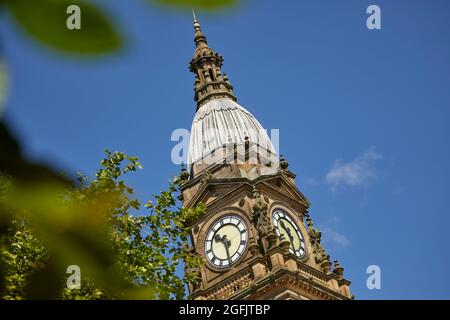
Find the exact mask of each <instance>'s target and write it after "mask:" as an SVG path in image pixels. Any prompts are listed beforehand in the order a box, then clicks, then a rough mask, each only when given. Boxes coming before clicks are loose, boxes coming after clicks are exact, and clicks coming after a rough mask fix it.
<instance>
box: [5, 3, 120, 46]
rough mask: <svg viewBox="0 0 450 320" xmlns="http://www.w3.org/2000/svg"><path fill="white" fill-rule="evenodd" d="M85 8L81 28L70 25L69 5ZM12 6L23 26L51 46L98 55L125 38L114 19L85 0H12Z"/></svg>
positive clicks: (117, 44)
mask: <svg viewBox="0 0 450 320" xmlns="http://www.w3.org/2000/svg"><path fill="white" fill-rule="evenodd" d="M70 5H78V6H79V7H80V8H81V29H80V30H69V29H68V28H67V26H66V21H67V18H68V17H69V16H70V14H67V13H66V10H67V7H69V6H70ZM6 6H7V7H8V8H9V9H10V10H11V12H12V14H13V16H14V17H15V19H16V20H17V22H18V23H19V24H20V25H21V26H22V27H23V29H24V30H25V31H26V32H28V33H29V34H30V35H32V36H33V37H34V38H36V39H37V40H39V41H40V42H41V43H44V44H46V45H47V46H49V47H51V48H54V49H59V50H62V51H66V52H70V53H77V54H85V55H97V54H104V53H108V52H111V51H114V50H117V49H119V48H120V47H121V46H122V40H121V37H120V36H119V34H118V33H117V31H116V29H115V28H114V26H113V24H112V23H111V21H109V20H108V19H107V18H106V17H105V16H104V15H103V14H102V13H101V12H100V11H99V10H98V9H97V8H96V7H95V6H93V5H91V4H89V3H88V2H86V1H84V0H9V1H6Z"/></svg>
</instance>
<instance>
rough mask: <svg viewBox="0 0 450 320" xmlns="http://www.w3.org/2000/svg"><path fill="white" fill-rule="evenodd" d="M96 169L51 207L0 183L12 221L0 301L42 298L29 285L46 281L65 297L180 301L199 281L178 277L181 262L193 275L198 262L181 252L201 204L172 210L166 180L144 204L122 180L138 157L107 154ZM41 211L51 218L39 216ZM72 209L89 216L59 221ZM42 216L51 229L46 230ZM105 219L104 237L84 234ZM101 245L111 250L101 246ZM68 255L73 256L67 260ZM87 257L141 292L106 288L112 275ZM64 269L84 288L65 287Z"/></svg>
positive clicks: (4, 242) (174, 186) (3, 252)
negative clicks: (73, 269) (76, 271)
mask: <svg viewBox="0 0 450 320" xmlns="http://www.w3.org/2000/svg"><path fill="white" fill-rule="evenodd" d="M100 164H101V168H100V169H99V170H98V171H97V173H96V175H95V178H93V179H89V178H88V177H87V176H82V175H80V176H79V179H78V183H77V185H76V186H74V187H65V188H64V189H63V192H59V193H58V194H56V193H51V195H53V196H54V198H53V203H52V204H48V203H47V202H45V205H43V204H42V203H41V202H42V201H43V200H42V197H43V198H44V199H45V198H48V197H49V195H48V194H46V192H45V190H44V191H42V190H40V189H37V190H32V192H33V193H36V194H37V195H33V196H30V195H28V194H26V192H24V191H23V190H24V189H22V187H21V186H20V183H17V186H16V184H15V182H14V180H13V179H7V178H5V177H1V178H0V216H1V215H2V214H3V218H4V217H5V212H6V211H7V212H8V214H9V218H10V220H9V223H8V227H7V232H4V233H3V235H2V237H1V240H0V241H1V242H0V269H1V270H2V274H0V277H1V283H0V298H2V299H23V298H36V297H38V298H51V297H52V296H45V295H44V296H42V295H41V294H40V292H41V291H39V289H40V288H38V291H36V290H34V293H33V287H34V288H35V287H37V286H42V281H43V280H42V279H44V280H45V281H47V282H49V281H51V286H56V287H57V288H60V289H59V292H60V293H59V297H60V298H64V299H110V298H129V297H132V298H136V297H138V298H159V299H171V298H178V299H181V298H183V297H184V296H185V286H186V284H187V283H189V282H195V281H197V280H198V279H197V275H196V274H195V273H194V272H192V273H191V272H186V273H185V274H184V275H180V274H183V272H182V270H181V272H180V267H181V266H182V265H183V264H184V265H185V266H187V268H186V269H188V270H195V269H196V267H198V266H199V265H200V264H201V263H202V261H201V259H200V258H199V257H197V256H195V255H194V254H193V253H192V252H191V251H190V250H184V247H185V245H186V242H187V241H188V235H189V231H188V229H187V228H186V222H187V221H188V220H190V219H193V218H196V217H198V216H199V215H201V214H203V212H204V207H203V206H199V207H197V208H194V209H185V208H182V207H178V206H177V200H176V199H177V194H178V191H179V190H178V186H179V184H178V181H179V180H178V179H177V178H175V179H174V180H173V181H172V182H170V184H169V188H168V190H167V191H163V192H161V193H160V194H158V195H155V196H154V200H153V201H148V202H147V203H146V204H145V205H144V206H142V205H141V203H140V202H139V200H137V199H136V198H134V197H133V189H132V188H131V187H129V186H128V185H126V183H125V181H124V180H123V177H124V175H126V174H128V173H129V172H133V171H136V170H137V169H139V168H141V165H140V163H139V161H138V159H137V158H135V157H129V156H127V155H125V154H123V153H121V152H114V153H113V152H109V151H107V152H106V158H105V159H103V160H102V161H101V163H100ZM39 193H41V196H42V197H39V196H38V195H39ZM55 195H56V197H55ZM19 199H20V200H19ZM25 201H26V203H19V202H25ZM30 202H31V203H30ZM33 202H36V203H33ZM48 206H53V207H48ZM62 206H65V207H62ZM44 208H45V211H46V212H48V211H51V214H53V216H52V215H50V217H46V216H45V217H43V218H36V216H39V215H40V214H42V212H41V211H44ZM67 208H69V209H67ZM71 208H74V210H73V211H74V212H75V213H74V214H75V215H78V212H79V211H81V212H85V211H86V215H84V214H83V215H81V217H82V218H81V219H76V220H74V219H72V220H71V219H65V218H66V217H64V216H63V217H61V216H60V215H61V214H63V215H70V214H72V210H71ZM99 208H100V209H99ZM96 209H99V210H96ZM61 210H62V211H61ZM141 210H145V212H142V211H141ZM98 211H99V212H101V216H100V217H99V216H98V214H97V213H96V212H98ZM57 215H58V216H57ZM91 217H93V218H92V219H91ZM0 218H1V217H0ZM47 218H49V219H50V220H49V221H51V222H50V223H51V227H49V226H47V225H46V223H47V222H46V221H47V220H46V219H47ZM55 221H56V222H55ZM68 222H70V223H68ZM74 222H75V226H74V225H73V224H74ZM105 222H106V225H107V226H108V227H107V232H106V233H104V235H105V236H106V237H107V239H99V237H100V235H101V234H100V233H99V234H93V232H88V231H89V230H91V228H92V230H94V228H95V230H96V229H97V228H101V224H102V223H105ZM55 223H56V225H55ZM78 224H79V225H78ZM96 224H98V225H96ZM54 229H59V230H57V231H55V230H54ZM80 229H81V230H80ZM53 233H56V234H53ZM104 240H105V241H104ZM55 242H58V244H55ZM104 242H106V243H107V244H108V246H109V248H108V249H110V251H109V250H105V248H104V247H102V244H103V243H104ZM67 250H72V251H73V252H72V253H71V254H70V255H67ZM105 251H107V253H108V255H106V254H105ZM89 254H90V255H89ZM74 259H77V260H79V261H76V260H74ZM92 259H98V260H101V259H103V260H106V262H105V261H98V263H99V264H100V265H102V266H107V269H111V268H114V272H116V273H114V272H112V271H111V272H110V271H109V270H105V272H106V271H108V272H110V273H108V275H109V276H110V278H111V277H112V276H120V277H122V278H123V279H124V280H125V282H126V283H128V285H129V286H130V287H131V288H134V289H144V290H143V291H142V292H141V293H140V294H139V295H131V296H127V295H126V294H125V295H124V291H123V290H121V287H120V286H119V285H117V286H114V285H110V284H109V283H108V282H109V281H108V279H110V278H107V277H106V279H105V276H104V275H103V274H100V273H101V272H102V268H96V265H95V263H96V261H91V260H92ZM55 261H57V262H55ZM88 261H89V262H88ZM110 261H114V266H110ZM69 264H75V265H79V266H80V268H81V289H67V288H66V287H65V277H66V276H67V275H66V274H64V273H65V270H60V269H61V268H62V267H64V266H65V265H67V266H68V265H69ZM55 269H57V272H54V271H55ZM103 269H105V267H104V268H103ZM41 274H44V276H43V277H42V276H41ZM52 275H58V276H59V277H55V276H52ZM111 280H112V279H111ZM120 285H122V283H121V284H120ZM35 289H36V288H35ZM127 289H128V288H127ZM124 290H125V289H124ZM125 291H126V290H125ZM36 292H38V294H36Z"/></svg>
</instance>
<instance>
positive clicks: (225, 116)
mask: <svg viewBox="0 0 450 320" xmlns="http://www.w3.org/2000/svg"><path fill="white" fill-rule="evenodd" d="M245 137H248V140H249V142H250V143H256V144H258V145H259V146H261V147H263V148H264V149H266V150H269V151H270V152H272V154H275V150H274V147H273V145H272V141H270V139H269V136H268V134H267V132H266V131H265V130H264V129H263V127H262V126H261V124H260V123H259V122H258V120H256V118H255V117H254V116H253V115H252V114H251V113H250V112H248V111H247V110H246V109H245V108H243V107H241V106H240V105H239V104H237V103H236V102H234V101H233V100H231V99H228V98H221V99H212V100H210V101H208V102H206V103H205V104H204V105H202V106H201V108H200V109H199V110H198V111H197V114H196V115H195V118H194V121H193V122H192V129H191V139H190V142H189V155H188V162H189V163H190V164H192V163H194V162H196V161H198V160H200V159H201V158H203V157H204V156H207V155H209V154H210V153H211V152H212V151H214V150H216V149H217V148H219V147H222V146H224V145H227V144H229V143H235V144H237V145H240V144H244V142H245Z"/></svg>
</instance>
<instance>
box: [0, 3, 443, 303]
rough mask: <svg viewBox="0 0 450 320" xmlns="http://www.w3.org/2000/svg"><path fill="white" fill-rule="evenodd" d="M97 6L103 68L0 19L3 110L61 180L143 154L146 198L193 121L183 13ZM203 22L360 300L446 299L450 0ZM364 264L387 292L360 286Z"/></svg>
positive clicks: (260, 8) (248, 13)
mask: <svg viewBox="0 0 450 320" xmlns="http://www.w3.org/2000/svg"><path fill="white" fill-rule="evenodd" d="M102 3H105V5H104V7H105V8H107V9H108V10H109V12H110V14H111V15H112V16H114V17H115V18H116V20H117V23H118V24H119V25H120V28H121V29H122V30H123V32H124V33H125V34H126V35H127V37H128V46H127V48H126V49H125V50H124V51H122V52H121V53H119V54H115V55H112V56H109V57H107V58H104V59H101V60H87V61H77V60H73V59H70V58H67V57H62V56H59V55H56V54H55V53H53V52H51V51H48V50H46V49H43V48H42V47H40V46H39V45H37V44H36V43H34V41H30V39H28V37H26V36H23V34H22V32H21V31H20V30H19V29H18V28H17V26H16V25H15V24H14V23H13V22H12V19H11V18H10V17H8V16H7V15H5V14H4V13H3V15H2V19H1V22H0V37H1V38H2V42H4V43H5V47H4V50H5V54H6V58H7V61H8V64H9V69H10V77H11V91H10V97H9V101H8V108H7V115H8V117H10V118H11V119H12V120H13V122H14V124H15V130H16V132H17V133H18V134H19V135H20V136H21V138H22V139H23V140H24V141H25V142H26V148H27V153H28V154H29V155H30V156H32V157H34V158H36V159H40V160H45V161H50V162H51V163H54V164H56V165H57V166H59V167H60V168H63V169H64V170H66V171H75V170H78V171H82V172H85V173H93V172H94V170H95V169H96V168H97V165H98V161H99V159H100V158H101V157H102V156H103V151H102V150H103V149H104V148H109V149H112V150H121V151H125V152H127V153H129V154H131V155H138V156H139V157H140V158H141V160H142V162H143V164H144V167H145V169H144V171H142V172H140V173H138V174H136V175H135V176H134V177H133V178H130V183H131V184H132V185H134V186H135V188H136V189H137V190H138V194H139V196H140V197H141V198H142V199H144V198H148V197H150V195H151V194H153V193H156V192H159V191H160V190H163V189H164V188H165V187H166V185H167V180H168V179H169V178H170V177H171V176H173V175H174V174H176V173H178V170H179V168H177V167H176V166H175V165H173V164H172V163H171V159H170V151H171V149H172V147H173V145H174V143H173V142H171V141H170V135H171V132H172V130H174V129H175V128H187V129H189V128H190V125H191V121H192V119H193V116H194V112H195V105H194V102H193V99H192V98H193V75H192V74H190V73H189V71H188V67H187V64H188V61H189V60H190V58H191V56H192V54H193V50H194V46H193V31H192V22H191V16H190V13H189V12H172V11H162V10H160V9H157V8H154V7H151V6H147V5H145V4H144V1H123V0H114V1H102ZM370 4H378V5H379V6H380V7H381V11H382V29H381V30H379V31H369V30H368V29H367V28H366V22H365V21H366V17H367V15H366V13H365V11H366V8H367V6H368V5H370ZM198 16H199V19H200V22H201V23H202V27H203V30H204V31H205V33H206V35H207V37H208V40H209V44H210V45H211V47H213V48H214V49H216V50H217V51H219V52H220V53H221V54H223V55H224V57H225V66H224V70H225V71H226V72H227V73H228V74H229V76H230V78H231V81H232V83H233V84H234V86H235V93H236V95H237V97H238V99H239V102H240V103H241V104H243V105H244V106H246V107H247V108H248V109H249V110H250V111H251V112H252V113H253V114H254V115H255V116H256V117H257V118H258V119H259V121H260V122H261V123H262V124H263V126H264V127H266V128H279V129H280V138H281V153H282V154H284V155H285V157H286V158H287V160H288V161H289V163H290V168H291V169H292V171H293V172H295V173H296V174H297V176H298V177H297V184H298V186H299V188H300V189H301V190H302V191H303V192H304V193H305V194H306V196H307V197H308V198H309V199H310V200H311V202H312V207H311V209H310V213H311V216H312V217H313V219H314V220H315V223H316V225H317V226H318V227H319V228H321V229H322V231H323V234H324V238H325V239H324V241H325V245H326V248H327V249H328V250H329V252H330V254H331V256H332V258H338V259H339V260H340V262H341V263H342V265H343V266H344V267H345V273H346V276H347V278H349V279H350V280H351V281H352V282H353V284H352V290H353V292H354V294H355V295H356V297H357V298H360V299H377V298H386V299H393V298H447V299H448V298H450V280H449V277H448V269H449V265H450V250H449V249H448V245H449V244H450V235H449V232H448V231H449V227H450V210H449V204H448V199H449V191H450V188H449V187H450V185H449V184H450V182H449V181H450V169H449V164H450V149H449V136H450V126H449V118H450V2H449V1H448V0H433V1H429V0H417V1H413V0H410V1H406V0H404V1H401V0H397V1H381V0H376V1H375V0H374V1H372V0H371V1H365V0H345V1H344V0H342V1H335V0H329V1H323V0H322V1H318V0H314V1H312V0H310V1H274V0H272V1H270V0H251V1H247V2H246V3H245V4H244V5H242V6H240V7H239V8H237V9H235V10H229V11H225V12H221V13H219V14H212V15H211V14H208V15H207V14H205V13H204V12H198ZM372 264H376V265H379V266H380V267H381V271H382V280H381V281H382V289H381V290H368V289H367V288H366V279H367V274H366V268H367V266H368V265H372Z"/></svg>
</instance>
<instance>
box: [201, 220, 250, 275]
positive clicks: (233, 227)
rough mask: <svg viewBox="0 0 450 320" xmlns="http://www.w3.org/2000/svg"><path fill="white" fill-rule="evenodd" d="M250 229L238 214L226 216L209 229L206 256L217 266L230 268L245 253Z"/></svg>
mask: <svg viewBox="0 0 450 320" xmlns="http://www.w3.org/2000/svg"><path fill="white" fill-rule="evenodd" d="M247 243H248V229H247V225H246V224H245V222H244V220H242V219H241V218H240V217H238V216H225V217H223V218H221V219H219V220H218V221H217V222H216V223H214V225H213V226H212V227H211V228H210V229H209V231H208V234H207V235H206V240H205V256H206V258H207V260H208V262H209V263H210V264H211V265H212V266H214V267H216V268H228V267H230V266H231V265H233V264H234V263H236V262H237V261H238V260H239V258H240V257H242V255H243V254H244V250H245V248H246V247H247Z"/></svg>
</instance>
